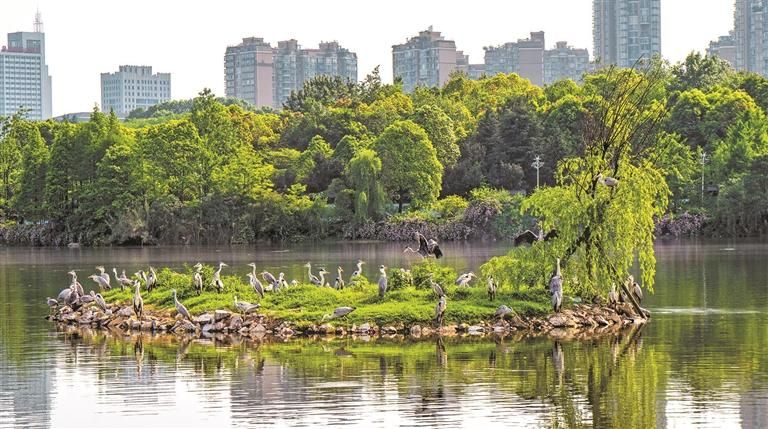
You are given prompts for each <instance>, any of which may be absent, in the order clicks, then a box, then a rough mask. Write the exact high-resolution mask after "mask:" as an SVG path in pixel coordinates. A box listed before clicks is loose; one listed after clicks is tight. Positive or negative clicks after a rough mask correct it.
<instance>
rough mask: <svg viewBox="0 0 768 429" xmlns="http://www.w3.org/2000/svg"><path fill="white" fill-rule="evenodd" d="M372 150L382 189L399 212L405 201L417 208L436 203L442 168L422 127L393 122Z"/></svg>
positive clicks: (404, 122) (406, 122)
mask: <svg viewBox="0 0 768 429" xmlns="http://www.w3.org/2000/svg"><path fill="white" fill-rule="evenodd" d="M375 148H376V152H377V153H378V154H379V157H380V158H381V165H382V182H383V185H384V189H385V190H386V191H387V193H388V194H389V195H390V196H391V197H392V198H393V199H394V200H395V201H397V203H398V210H399V211H400V212H402V211H403V203H405V201H406V200H410V201H411V203H413V204H415V205H417V206H426V205H428V204H430V203H432V202H433V201H435V200H437V197H438V196H439V195H440V189H441V186H442V178H443V166H442V165H441V164H440V161H438V160H437V152H436V151H435V148H434V146H432V143H431V142H430V141H429V137H428V136H427V133H426V132H425V131H424V129H423V128H421V127H420V126H418V125H417V124H415V123H413V122H412V121H397V122H395V123H393V124H392V125H390V126H389V127H387V128H386V129H385V130H384V132H383V133H382V134H381V135H380V136H379V138H378V139H377V140H376V143H375Z"/></svg>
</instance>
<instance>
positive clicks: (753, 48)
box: [734, 0, 768, 76]
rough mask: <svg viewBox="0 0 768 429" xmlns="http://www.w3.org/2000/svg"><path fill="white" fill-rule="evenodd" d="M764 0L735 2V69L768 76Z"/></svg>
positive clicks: (767, 45) (737, 0)
mask: <svg viewBox="0 0 768 429" xmlns="http://www.w3.org/2000/svg"><path fill="white" fill-rule="evenodd" d="M767 7H768V4H766V1H765V0H736V11H735V13H734V35H735V41H736V69H737V70H743V71H750V72H754V73H758V74H761V75H763V76H768V52H767V51H768V22H766V18H768V17H767V16H766V13H767V12H768V10H766V8H767Z"/></svg>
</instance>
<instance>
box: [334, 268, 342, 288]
mask: <svg viewBox="0 0 768 429" xmlns="http://www.w3.org/2000/svg"><path fill="white" fill-rule="evenodd" d="M343 272H344V269H343V268H341V267H336V281H334V282H333V287H334V288H335V289H339V290H341V289H344V276H343V275H342V274H341V273H343Z"/></svg>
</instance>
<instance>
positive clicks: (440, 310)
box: [435, 295, 448, 327]
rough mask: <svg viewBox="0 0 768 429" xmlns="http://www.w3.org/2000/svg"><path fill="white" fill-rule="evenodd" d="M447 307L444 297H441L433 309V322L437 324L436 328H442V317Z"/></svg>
mask: <svg viewBox="0 0 768 429" xmlns="http://www.w3.org/2000/svg"><path fill="white" fill-rule="evenodd" d="M447 306H448V303H447V302H446V300H445V295H441V296H440V300H439V301H437V306H436V307H435V322H436V323H437V326H440V327H442V326H443V316H445V309H446V307H447Z"/></svg>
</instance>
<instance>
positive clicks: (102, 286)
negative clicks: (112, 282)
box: [88, 274, 109, 291]
mask: <svg viewBox="0 0 768 429" xmlns="http://www.w3.org/2000/svg"><path fill="white" fill-rule="evenodd" d="M88 278H89V279H91V280H93V281H94V282H95V283H96V284H97V285H99V290H100V291H105V290H108V289H109V287H107V283H106V282H105V281H104V277H102V276H100V275H98V274H93V275H91V276H88Z"/></svg>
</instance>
